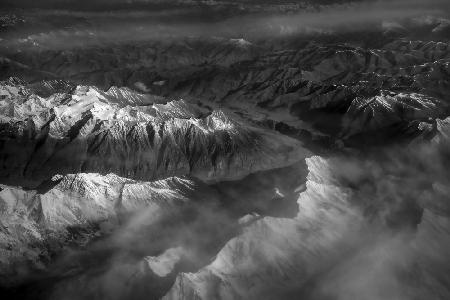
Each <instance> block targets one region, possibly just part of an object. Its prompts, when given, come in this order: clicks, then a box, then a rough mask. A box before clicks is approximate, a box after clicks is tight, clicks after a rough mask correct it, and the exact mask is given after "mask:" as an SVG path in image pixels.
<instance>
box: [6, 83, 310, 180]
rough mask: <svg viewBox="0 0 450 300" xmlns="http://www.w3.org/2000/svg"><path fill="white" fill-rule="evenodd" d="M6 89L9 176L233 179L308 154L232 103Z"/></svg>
mask: <svg viewBox="0 0 450 300" xmlns="http://www.w3.org/2000/svg"><path fill="white" fill-rule="evenodd" d="M2 93H3V94H4V97H3V98H4V99H3V100H2V145H1V149H2V161H3V163H4V168H2V171H1V172H2V176H1V177H3V178H5V180H9V179H11V180H23V182H25V183H26V182H27V181H28V182H30V183H31V184H32V183H33V182H40V181H42V180H45V179H46V178H50V177H51V176H53V175H55V174H66V173H75V172H101V173H103V174H106V173H111V172H113V173H115V174H118V175H120V176H125V177H130V178H136V179H147V180H153V179H155V178H163V177H167V176H172V175H186V174H190V175H194V176H196V177H199V178H201V179H203V180H218V179H227V178H228V179H231V178H238V177H242V176H245V175H246V174H249V173H252V172H255V171H259V170H264V169H270V168H274V167H281V166H285V165H288V164H291V163H293V162H295V161H299V160H301V159H302V158H304V157H305V156H306V155H308V151H307V150H304V149H303V147H302V145H301V143H299V142H298V141H296V140H294V139H291V138H288V137H286V136H283V135H280V134H278V133H276V132H272V131H268V130H262V129H258V128H256V127H252V126H249V125H246V124H245V123H244V122H243V121H239V119H238V118H237V117H233V116H232V115H231V114H230V113H228V112H227V111H220V110H215V111H209V110H205V109H202V108H200V107H196V106H195V105H191V104H188V103H186V102H184V101H182V100H180V101H172V102H168V103H166V104H158V103H159V102H161V99H160V98H158V97H151V96H148V95H143V94H138V93H136V92H131V91H130V90H128V89H117V88H111V89H109V90H108V91H107V92H102V91H100V90H98V89H96V88H92V87H81V86H80V87H78V88H77V89H76V90H75V91H74V93H73V94H58V93H57V94H54V95H52V96H50V97H48V98H41V97H39V96H37V95H35V94H33V93H31V92H30V91H29V90H27V89H25V88H24V87H23V86H19V87H16V86H10V85H3V88H2ZM18 149H20V151H18ZM19 152H20V153H19ZM8 178H9V179H8Z"/></svg>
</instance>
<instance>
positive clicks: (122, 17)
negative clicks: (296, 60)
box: [0, 0, 450, 51]
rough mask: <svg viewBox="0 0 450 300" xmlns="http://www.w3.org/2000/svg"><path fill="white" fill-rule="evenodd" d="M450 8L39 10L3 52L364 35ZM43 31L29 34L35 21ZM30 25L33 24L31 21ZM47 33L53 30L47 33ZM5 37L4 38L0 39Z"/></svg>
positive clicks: (442, 4)
mask: <svg viewBox="0 0 450 300" xmlns="http://www.w3.org/2000/svg"><path fill="white" fill-rule="evenodd" d="M449 8H450V5H449V4H448V2H447V1H441V0H431V1H424V0H412V1H406V0H397V1H368V2H356V3H347V4H335V5H331V6H323V7H321V8H319V9H316V10H313V11H310V12H301V11H300V12H297V13H294V14H290V15H287V16H286V15H279V16H277V15H273V14H270V15H267V14H243V15H240V16H238V17H232V16H230V15H228V14H225V16H224V17H218V18H215V17H213V18H212V19H211V18H210V17H207V16H212V15H217V16H220V14H221V10H217V11H208V10H205V8H195V7H188V8H177V9H175V10H172V9H163V10H153V11H152V10H139V11H137V10H134V11H133V10H131V11H130V10H118V11H102V12H95V11H91V12H83V11H70V10H37V11H31V12H24V15H23V18H24V25H23V26H22V27H23V29H20V27H19V28H18V29H16V30H15V31H12V32H7V36H6V38H5V41H3V44H4V46H6V47H7V48H9V49H22V50H27V51H28V50H30V49H40V48H47V49H67V48H76V47H78V46H79V45H83V47H88V46H89V45H105V44H109V43H122V44H125V43H130V42H142V41H148V40H164V39H183V38H188V37H223V38H244V39H248V40H249V41H257V40H263V39H267V38H276V37H282V36H287V35H301V34H312V33H314V34H330V33H336V32H348V31H363V30H365V29H369V28H374V26H375V27H379V28H381V25H382V23H383V22H386V21H388V22H389V21H392V22H395V23H398V24H401V23H402V22H404V21H406V20H411V19H416V22H420V20H421V19H423V18H426V17H428V18H429V17H435V18H439V17H443V16H445V14H446V12H448V10H449ZM46 18H50V19H51V20H53V21H52V22H56V23H57V21H56V20H60V21H59V22H61V24H64V26H58V27H56V28H52V25H51V23H48V24H47V21H46ZM35 19H38V20H41V25H42V30H39V27H40V26H39V25H37V26H36V24H34V25H33V27H31V28H28V27H27V26H26V24H27V23H28V22H30V21H32V20H35ZM27 20H28V21H27ZM46 28H48V29H46ZM0 36H1V35H0Z"/></svg>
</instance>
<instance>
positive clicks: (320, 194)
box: [164, 157, 450, 299]
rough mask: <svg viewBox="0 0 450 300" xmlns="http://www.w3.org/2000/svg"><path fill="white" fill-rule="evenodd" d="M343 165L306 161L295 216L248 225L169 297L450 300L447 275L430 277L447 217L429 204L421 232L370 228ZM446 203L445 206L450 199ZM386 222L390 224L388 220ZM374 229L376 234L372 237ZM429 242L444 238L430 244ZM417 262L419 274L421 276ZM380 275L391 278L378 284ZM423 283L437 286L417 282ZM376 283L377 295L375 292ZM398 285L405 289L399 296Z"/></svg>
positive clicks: (184, 276)
mask: <svg viewBox="0 0 450 300" xmlns="http://www.w3.org/2000/svg"><path fill="white" fill-rule="evenodd" d="M337 162H338V165H336V164H335V163H336V162H333V160H326V159H323V158H320V157H312V158H309V159H307V163H308V168H309V175H308V181H307V183H306V190H305V191H304V192H302V193H301V194H300V197H299V199H298V205H299V214H298V215H297V217H296V218H294V219H278V218H268V217H266V218H262V219H259V220H257V221H254V222H253V223H251V224H249V225H248V226H246V227H245V228H244V229H243V233H242V234H241V235H239V236H237V237H235V238H233V239H231V240H230V241H229V242H228V243H227V244H226V245H225V246H224V247H223V248H222V250H221V251H220V252H219V253H218V254H217V257H216V258H215V260H214V261H213V262H211V264H209V265H208V266H206V267H204V268H202V269H201V270H199V271H198V272H195V273H181V274H179V275H178V277H177V279H176V281H175V284H174V285H173V287H172V289H171V290H170V291H169V292H168V294H167V295H166V296H165V297H164V299H276V298H278V297H280V295H283V296H282V298H291V297H297V296H298V295H304V297H313V299H315V298H314V297H323V296H326V295H332V296H333V297H334V296H336V295H338V296H339V297H347V296H350V295H361V293H363V292H367V291H370V294H366V296H367V299H371V297H388V298H390V297H412V298H414V299H416V298H417V299H419V298H420V296H418V295H420V294H421V295H425V294H427V295H428V296H430V295H433V297H436V299H444V298H442V295H444V294H446V293H448V288H447V287H445V284H443V283H442V282H441V281H440V280H439V279H437V278H439V276H441V275H442V274H445V272H448V270H447V269H446V268H443V269H442V268H441V269H440V270H439V271H436V272H431V273H430V269H429V268H433V266H435V265H436V264H439V263H440V262H443V261H444V260H445V254H444V253H445V251H447V250H448V249H449V248H448V247H449V246H450V244H449V238H450V232H449V231H448V229H446V227H445V226H446V225H445V224H447V222H448V221H449V219H448V217H444V216H442V215H440V216H439V217H438V216H436V217H435V218H434V219H433V217H432V215H433V213H432V212H431V211H430V210H429V209H428V208H427V206H424V212H423V216H422V220H421V221H420V224H419V225H418V230H417V232H415V233H413V234H411V232H409V231H404V232H402V233H397V234H393V233H387V232H386V231H385V230H384V229H383V226H384V225H381V224H380V223H379V222H373V221H370V222H367V219H366V216H365V212H364V211H365V210H367V207H364V205H363V203H362V202H360V203H358V202H356V203H355V201H359V199H358V197H360V196H363V195H361V194H360V193H359V192H356V191H355V190H354V189H352V188H348V187H345V186H343V185H342V181H341V180H340V179H339V176H338V177H336V173H340V172H342V171H337V170H336V169H334V168H335V167H338V166H340V167H342V165H340V163H339V160H338V161H337ZM336 171H337V172H336ZM349 176H350V177H352V176H354V174H353V175H349ZM443 201H444V202H442V203H446V202H447V201H448V197H446V200H443ZM380 217H381V218H382V219H383V218H384V216H383V214H381V215H380ZM369 227H371V229H370V230H371V232H372V236H370V235H367V230H368V228H369ZM374 228H377V229H374ZM425 231H426V232H427V233H425ZM426 236H433V237H435V238H436V237H438V236H439V238H436V239H434V238H433V241H434V242H433V243H432V244H429V245H427V246H425V244H424V243H426V240H428V238H427V237H426ZM437 241H439V242H437ZM405 243H406V244H405ZM383 253H384V254H383ZM386 255H387V256H386ZM417 260H419V261H420V262H419V264H420V267H419V268H420V271H418V272H419V273H415V272H416V271H415V268H416V267H415V262H416V261H417ZM346 264H348V266H346ZM390 264H392V265H390ZM369 266H370V267H374V268H375V269H374V270H373V271H372V272H373V274H372V275H371V276H374V278H373V280H372V281H371V277H365V278H364V279H359V278H358V276H360V274H361V273H362V272H363V273H364V274H366V271H364V270H366V268H367V267H369ZM397 272H405V273H407V274H410V275H409V276H412V277H413V278H414V279H412V278H411V279H405V278H403V277H402V276H401V275H398V273H397ZM438 273H439V274H441V275H438ZM341 276H346V278H345V279H342V278H340V277H341ZM378 276H381V277H386V278H387V279H386V280H385V281H383V280H379V279H375V278H376V277H378ZM423 277H427V278H429V280H430V281H429V282H426V283H425V282H424V283H423V284H422V283H421V284H419V283H418V282H416V281H415V280H416V279H418V278H423ZM311 278H314V281H313V282H311ZM330 280H338V281H341V282H340V283H339V284H337V283H333V282H332V281H330ZM366 280H367V281H366ZM353 281H356V282H353ZM344 282H345V283H344ZM340 284H342V286H341V285H340ZM373 284H375V285H377V289H376V290H371V289H368V286H370V285H373ZM398 286H403V287H404V288H406V289H405V290H398V289H397V288H398ZM338 287H339V289H342V290H339V289H338ZM346 289H348V290H346ZM419 290H420V292H418V291H419ZM366 296H363V297H366ZM364 299H366V298H364Z"/></svg>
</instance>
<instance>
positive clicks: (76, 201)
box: [0, 173, 195, 282]
mask: <svg viewBox="0 0 450 300" xmlns="http://www.w3.org/2000/svg"><path fill="white" fill-rule="evenodd" d="M194 186H195V183H194V182H192V181H189V180H186V179H181V178H176V177H173V178H168V179H165V180H161V181H154V182H138V181H134V180H131V179H126V178H122V177H118V176H117V175H114V174H109V175H106V176H102V175H99V174H94V173H90V174H86V173H84V174H83V173H80V174H69V175H66V176H64V177H62V176H56V177H55V178H54V179H53V181H52V182H48V183H47V186H46V187H45V188H46V190H45V191H40V190H37V191H26V190H23V189H20V188H15V187H8V186H3V187H2V190H1V192H0V204H1V208H2V209H1V228H2V230H1V233H0V234H1V237H2V238H1V241H0V243H1V249H2V255H1V276H2V281H4V280H6V281H9V280H10V281H12V282H14V280H20V279H21V276H26V275H27V272H28V271H30V270H27V269H26V268H25V266H26V265H28V266H29V267H30V268H31V270H32V269H33V268H44V264H46V263H48V261H49V259H50V257H51V255H52V254H53V253H57V252H59V251H60V248H61V247H63V246H64V245H65V244H68V243H71V242H75V243H77V244H83V243H86V242H88V241H89V240H91V239H92V238H95V237H96V236H97V235H98V234H99V233H101V232H103V233H107V232H109V231H111V230H113V229H114V228H115V227H117V226H118V225H119V224H120V223H121V218H124V217H126V216H127V215H130V214H136V213H137V212H139V213H140V214H141V215H142V216H144V215H145V216H146V218H145V224H146V225H149V224H154V223H157V222H159V221H160V220H161V218H163V217H165V216H169V215H174V214H176V213H177V211H179V209H181V208H182V207H183V204H184V203H186V202H188V201H190V200H189V199H188V198H187V196H186V195H185V194H184V193H186V192H190V191H191V189H193V188H194ZM21 265H23V268H24V269H23V270H22V272H23V274H21V273H20V272H21V267H20V266H21Z"/></svg>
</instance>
